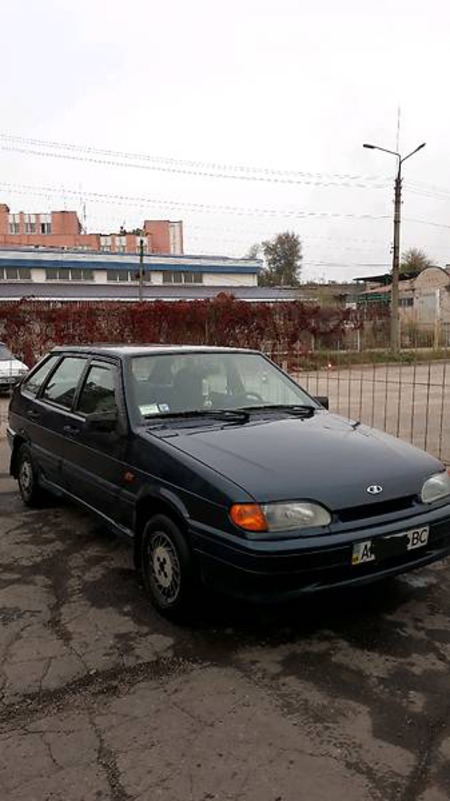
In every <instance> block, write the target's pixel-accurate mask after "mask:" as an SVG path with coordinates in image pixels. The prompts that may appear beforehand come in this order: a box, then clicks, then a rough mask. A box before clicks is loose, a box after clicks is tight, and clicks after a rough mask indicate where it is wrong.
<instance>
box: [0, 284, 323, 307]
mask: <svg viewBox="0 0 450 801" xmlns="http://www.w3.org/2000/svg"><path fill="white" fill-rule="evenodd" d="M220 293H225V294H231V295H233V296H234V297H235V298H236V299H237V300H246V301H249V302H257V301H260V302H262V301H265V302H267V303H272V302H275V301H280V300H284V301H293V300H308V298H307V297H302V294H301V292H299V291H298V290H295V289H290V290H288V289H281V288H278V287H262V286H229V285H228V286H225V285H224V286H207V285H205V284H180V285H177V284H144V286H143V288H142V296H143V300H145V301H155V300H164V301H178V300H205V299H212V298H215V297H217V295H219V294H220ZM24 298H29V299H30V300H31V299H35V300H45V301H138V300H139V286H138V284H137V283H132V284H128V283H123V284H121V283H119V282H117V283H116V282H112V283H106V284H100V283H95V282H89V281H86V282H77V281H71V282H60V281H45V282H37V281H1V282H0V301H2V300H10V301H14V300H22V299H24Z"/></svg>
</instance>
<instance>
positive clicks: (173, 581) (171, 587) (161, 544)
mask: <svg viewBox="0 0 450 801" xmlns="http://www.w3.org/2000/svg"><path fill="white" fill-rule="evenodd" d="M140 565H141V571H142V578H143V582H144V587H145V589H146V592H147V594H148V595H149V597H150V600H151V602H152V604H153V606H154V607H155V608H156V609H157V610H158V611H159V612H161V614H163V615H165V617H169V618H171V619H172V620H177V621H179V622H182V621H185V620H187V619H188V618H190V617H191V615H192V613H193V610H194V607H195V602H196V600H197V597H198V590H199V582H198V580H197V577H196V574H195V570H194V565H193V562H192V557H191V553H190V550H189V547H188V544H187V542H186V539H185V537H184V536H183V534H182V532H181V531H180V529H179V527H178V526H177V525H176V523H175V522H174V521H173V520H172V519H171V518H170V517H167V516H166V515H162V514H160V515H155V516H154V517H152V518H150V519H149V520H148V522H147V524H146V526H145V528H144V531H143V534H142V541H141V559H140Z"/></svg>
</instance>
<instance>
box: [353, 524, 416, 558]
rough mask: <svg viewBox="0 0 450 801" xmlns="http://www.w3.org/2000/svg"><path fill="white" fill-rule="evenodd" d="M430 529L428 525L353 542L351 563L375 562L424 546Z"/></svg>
mask: <svg viewBox="0 0 450 801" xmlns="http://www.w3.org/2000/svg"><path fill="white" fill-rule="evenodd" d="M429 535H430V530H429V527H428V526H422V527H421V528H413V529H411V530H410V531H403V532H402V533H401V534H388V535H387V536H386V537H377V538H376V539H374V540H364V541H363V542H355V543H354V544H353V552H352V565H362V564H364V563H366V562H375V561H378V560H380V559H383V558H386V557H388V556H399V555H401V554H402V553H406V552H407V551H413V550H415V549H416V548H424V547H425V545H427V544H428V538H429Z"/></svg>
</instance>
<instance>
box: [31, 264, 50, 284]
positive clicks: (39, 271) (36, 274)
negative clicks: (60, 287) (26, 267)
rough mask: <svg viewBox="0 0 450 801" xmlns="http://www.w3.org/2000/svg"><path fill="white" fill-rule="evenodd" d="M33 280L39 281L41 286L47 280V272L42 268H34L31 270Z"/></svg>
mask: <svg viewBox="0 0 450 801" xmlns="http://www.w3.org/2000/svg"><path fill="white" fill-rule="evenodd" d="M30 274H31V280H32V281H37V282H38V283H39V284H41V283H42V282H43V281H45V280H46V278H45V270H44V269H43V268H41V267H32V268H31V270H30Z"/></svg>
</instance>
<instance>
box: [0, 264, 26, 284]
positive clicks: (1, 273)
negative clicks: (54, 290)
mask: <svg viewBox="0 0 450 801" xmlns="http://www.w3.org/2000/svg"><path fill="white" fill-rule="evenodd" d="M30 280H31V271H30V269H29V268H28V267H6V268H5V267H0V281H30Z"/></svg>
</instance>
